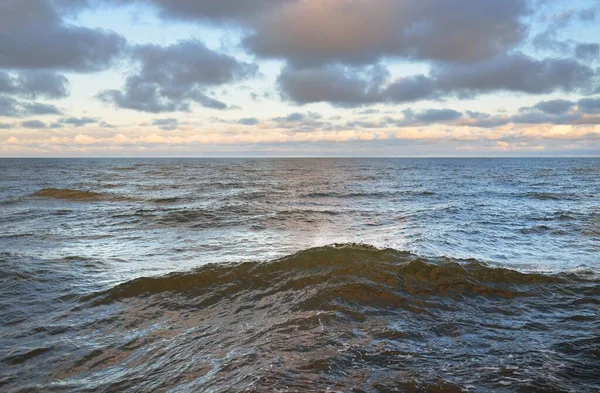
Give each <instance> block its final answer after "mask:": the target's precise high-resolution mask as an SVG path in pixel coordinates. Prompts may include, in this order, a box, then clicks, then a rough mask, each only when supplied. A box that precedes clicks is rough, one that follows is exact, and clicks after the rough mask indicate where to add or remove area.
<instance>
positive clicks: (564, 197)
mask: <svg viewBox="0 0 600 393" xmlns="http://www.w3.org/2000/svg"><path fill="white" fill-rule="evenodd" d="M523 196H524V197H525V198H530V199H537V200H540V201H576V200H580V199H589V198H593V197H594V196H593V195H589V194H573V193H552V192H528V193H525V194H523Z"/></svg>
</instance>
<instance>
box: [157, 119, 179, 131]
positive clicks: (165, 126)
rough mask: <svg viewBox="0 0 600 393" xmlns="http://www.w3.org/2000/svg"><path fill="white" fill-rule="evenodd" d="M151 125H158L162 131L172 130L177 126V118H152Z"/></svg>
mask: <svg viewBox="0 0 600 393" xmlns="http://www.w3.org/2000/svg"><path fill="white" fill-rule="evenodd" d="M152 125H153V126H158V127H159V128H160V129H161V130H164V131H173V130H176V129H177V127H178V126H179V120H177V119H174V118H168V119H154V121H152Z"/></svg>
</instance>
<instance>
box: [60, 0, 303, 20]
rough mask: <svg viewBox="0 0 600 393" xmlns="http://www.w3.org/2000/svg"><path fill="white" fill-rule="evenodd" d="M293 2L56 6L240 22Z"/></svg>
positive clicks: (165, 0) (186, 0)
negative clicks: (142, 8)
mask: <svg viewBox="0 0 600 393" xmlns="http://www.w3.org/2000/svg"><path fill="white" fill-rule="evenodd" d="M293 1H296V0H58V3H59V4H61V5H62V6H63V7H65V8H66V9H71V10H73V9H78V8H81V7H87V6H90V5H98V4H108V5H130V4H146V5H149V6H152V7H153V8H155V9H156V10H157V11H158V12H159V15H160V16H161V17H162V18H165V19H175V20H188V21H194V20H205V21H211V22H216V21H228V22H231V21H237V22H242V21H244V20H247V19H248V18H251V17H253V16H254V15H256V14H257V13H260V12H264V11H265V10H270V9H272V8H274V7H277V6H279V5H283V4H285V3H291V2H293Z"/></svg>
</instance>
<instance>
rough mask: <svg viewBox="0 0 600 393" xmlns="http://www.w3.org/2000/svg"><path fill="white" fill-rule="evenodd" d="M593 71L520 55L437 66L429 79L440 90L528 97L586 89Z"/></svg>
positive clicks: (572, 63)
mask: <svg viewBox="0 0 600 393" xmlns="http://www.w3.org/2000/svg"><path fill="white" fill-rule="evenodd" d="M594 75H595V73H594V71H593V70H592V69H591V68H589V67H587V66H585V65H583V64H580V63H578V62H577V61H575V60H572V59H561V58H545V59H541V60H539V59H535V58H532V57H530V56H527V55H525V54H523V53H519V52H517V53H514V54H510V55H500V56H497V57H495V58H493V59H491V60H489V61H485V62H483V63H478V64H451V65H444V66H440V67H437V68H436V69H434V71H433V73H432V76H433V78H434V79H436V80H437V85H438V89H440V90H441V91H454V92H457V93H462V94H467V95H468V94H473V93H482V92H493V91H514V92H523V93H531V94H541V93H550V92H552V91H557V90H562V91H565V92H572V91H577V90H579V89H584V88H588V87H589V85H590V83H591V82H592V81H593V78H594Z"/></svg>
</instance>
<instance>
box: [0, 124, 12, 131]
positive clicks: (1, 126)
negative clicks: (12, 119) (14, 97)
mask: <svg viewBox="0 0 600 393" xmlns="http://www.w3.org/2000/svg"><path fill="white" fill-rule="evenodd" d="M11 128H13V125H12V124H9V123H0V130H10V129H11Z"/></svg>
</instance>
